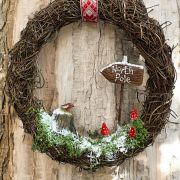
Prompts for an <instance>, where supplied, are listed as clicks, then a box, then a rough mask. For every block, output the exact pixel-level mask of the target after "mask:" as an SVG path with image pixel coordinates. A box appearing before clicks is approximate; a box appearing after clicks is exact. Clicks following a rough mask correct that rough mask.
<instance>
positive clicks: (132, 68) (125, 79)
mask: <svg viewBox="0 0 180 180" xmlns="http://www.w3.org/2000/svg"><path fill="white" fill-rule="evenodd" d="M127 60H128V59H127V56H124V57H123V60H122V62H115V63H112V64H110V65H108V66H106V67H105V68H103V69H102V70H101V73H102V75H103V76H104V77H105V78H106V79H107V80H108V81H110V82H112V83H116V84H121V90H120V100H119V117H118V123H119V125H120V121H121V106H122V102H123V92H124V84H130V85H136V86H140V85H141V84H142V82H143V76H144V67H143V66H141V65H136V64H130V63H128V61H127Z"/></svg>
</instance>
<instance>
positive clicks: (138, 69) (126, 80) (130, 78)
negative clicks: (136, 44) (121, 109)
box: [101, 56, 144, 86]
mask: <svg viewBox="0 0 180 180" xmlns="http://www.w3.org/2000/svg"><path fill="white" fill-rule="evenodd" d="M101 73H102V75H103V76H104V77H105V78H106V79H107V80H109V81H110V82H112V83H116V84H132V85H136V86H140V85H141V84H142V82H143V75H144V67H143V66H141V65H135V64H130V63H128V62H127V56H124V59H123V61H122V62H115V63H112V64H110V65H108V66H106V67H105V68H103V69H102V70H101Z"/></svg>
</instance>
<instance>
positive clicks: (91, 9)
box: [80, 0, 98, 22]
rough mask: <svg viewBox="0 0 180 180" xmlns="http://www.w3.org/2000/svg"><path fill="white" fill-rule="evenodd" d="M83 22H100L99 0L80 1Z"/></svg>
mask: <svg viewBox="0 0 180 180" xmlns="http://www.w3.org/2000/svg"><path fill="white" fill-rule="evenodd" d="M80 7H81V16H82V19H83V21H90V22H97V21H98V0H80Z"/></svg>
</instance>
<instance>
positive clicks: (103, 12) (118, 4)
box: [7, 0, 175, 169]
mask: <svg viewBox="0 0 180 180" xmlns="http://www.w3.org/2000/svg"><path fill="white" fill-rule="evenodd" d="M99 17H100V19H101V20H103V21H106V22H108V23H113V24H115V25H117V26H118V27H119V28H121V29H123V30H124V31H125V32H126V33H127V35H128V36H129V37H130V39H131V40H132V42H133V44H134V45H135V46H136V47H137V49H138V50H139V52H140V53H141V55H142V56H143V57H144V59H145V65H146V67H147V70H148V74H149V79H148V82H147V86H146V93H147V96H146V99H145V102H144V108H143V112H142V119H143V121H144V123H145V127H146V128H147V130H148V132H149V137H148V140H147V141H146V142H144V145H143V146H142V147H141V148H138V149H136V150H133V151H129V152H128V153H127V154H126V155H125V154H122V153H119V154H117V156H116V159H115V160H114V161H111V162H109V161H107V160H106V159H105V158H104V157H100V164H99V167H100V166H112V165H117V164H121V163H122V162H123V161H124V160H125V159H126V158H130V157H133V156H134V155H136V154H137V153H139V152H141V151H142V150H143V149H144V148H146V147H147V146H148V145H149V144H151V143H152V142H153V141H154V139H155V137H156V136H157V135H158V134H159V133H160V132H161V130H162V129H163V128H164V126H165V124H166V123H167V120H168V118H169V114H170V106H171V100H172V96H173V88H174V83H175V82H174V81H175V69H174V66H173V63H172V59H171V54H172V49H171V48H170V47H169V46H168V45H167V44H166V42H165V37H164V34H163V31H162V27H161V25H160V24H159V23H158V22H157V21H156V20H154V19H152V18H149V17H148V13H147V9H146V7H145V5H144V3H143V2H142V0H133V1H132V0H113V1H112V0H99ZM80 19H81V13H80V5H79V0H65V1H62V0H55V1H54V2H52V3H51V4H49V6H48V7H46V8H45V9H42V10H41V11H39V12H38V13H36V14H35V15H34V18H33V19H30V20H29V22H28V23H27V26H26V28H25V29H24V30H23V31H22V33H21V39H20V41H19V42H18V43H16V45H15V46H14V47H13V49H12V50H11V51H10V56H11V61H10V65H9V69H8V74H7V92H8V94H9V96H10V98H11V101H12V103H13V104H14V107H15V109H16V111H17V114H18V115H19V117H20V118H21V119H22V121H23V125H24V129H25V131H26V132H28V133H31V134H35V132H36V124H35V118H34V117H30V116H29V115H27V114H26V112H27V111H28V110H29V109H30V108H40V107H42V103H41V101H40V100H38V99H37V98H35V96H34V94H33V91H34V89H35V88H36V87H40V86H41V76H40V73H39V72H38V68H37V63H36V61H37V54H38V53H39V51H40V49H41V47H42V46H43V45H44V44H45V43H46V42H47V41H49V40H50V39H51V38H52V35H53V34H54V33H55V32H56V31H58V30H59V29H60V28H61V27H62V26H65V25H67V24H69V23H72V22H75V21H78V20H80ZM47 154H48V155H49V156H50V157H52V159H54V160H57V161H59V162H67V163H71V164H75V165H77V166H79V167H81V168H84V169H89V168H90V164H91V163H90V160H89V158H87V156H86V155H85V154H84V155H82V156H81V157H80V158H75V157H69V156H68V155H67V153H66V149H65V148H64V147H52V148H50V149H49V150H48V151H47Z"/></svg>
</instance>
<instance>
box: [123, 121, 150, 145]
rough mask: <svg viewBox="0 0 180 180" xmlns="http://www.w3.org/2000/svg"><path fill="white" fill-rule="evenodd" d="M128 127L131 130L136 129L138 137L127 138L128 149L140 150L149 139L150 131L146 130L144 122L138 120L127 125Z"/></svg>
mask: <svg viewBox="0 0 180 180" xmlns="http://www.w3.org/2000/svg"><path fill="white" fill-rule="evenodd" d="M127 127H128V128H129V129H130V127H135V129H136V136H135V137H134V138H130V137H128V138H127V141H126V144H127V147H128V148H138V147H141V146H142V143H143V142H144V141H145V140H146V139H147V137H148V131H147V129H145V128H144V123H143V121H142V120H141V119H140V118H138V119H137V120H134V121H131V123H130V124H128V125H127Z"/></svg>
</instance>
